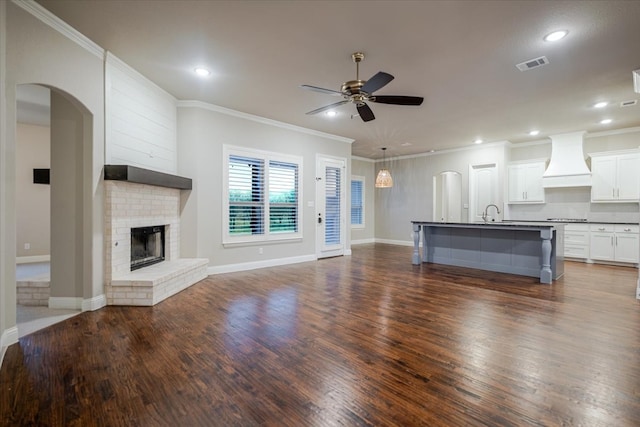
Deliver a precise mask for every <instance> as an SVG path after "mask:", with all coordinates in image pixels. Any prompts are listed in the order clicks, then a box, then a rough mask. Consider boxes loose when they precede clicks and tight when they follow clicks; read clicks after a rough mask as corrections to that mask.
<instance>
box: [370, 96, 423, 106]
mask: <svg viewBox="0 0 640 427" xmlns="http://www.w3.org/2000/svg"><path fill="white" fill-rule="evenodd" d="M369 101H371V102H377V103H379V104H395V105H422V101H424V98H422V97H421V96H394V95H380V96H374V97H372V98H371V99H369Z"/></svg>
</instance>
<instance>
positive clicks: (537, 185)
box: [508, 160, 545, 204]
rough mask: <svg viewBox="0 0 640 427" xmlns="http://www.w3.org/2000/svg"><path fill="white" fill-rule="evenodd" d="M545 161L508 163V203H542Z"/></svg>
mask: <svg viewBox="0 0 640 427" xmlns="http://www.w3.org/2000/svg"><path fill="white" fill-rule="evenodd" d="M544 168H545V161H544V160H540V161H534V162H528V163H512V164H510V165H509V167H508V169H509V203H511V204H516V203H544V187H543V186H542V175H543V174H544Z"/></svg>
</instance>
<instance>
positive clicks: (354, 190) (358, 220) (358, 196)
mask: <svg viewBox="0 0 640 427" xmlns="http://www.w3.org/2000/svg"><path fill="white" fill-rule="evenodd" d="M351 225H364V179H362V178H352V179H351Z"/></svg>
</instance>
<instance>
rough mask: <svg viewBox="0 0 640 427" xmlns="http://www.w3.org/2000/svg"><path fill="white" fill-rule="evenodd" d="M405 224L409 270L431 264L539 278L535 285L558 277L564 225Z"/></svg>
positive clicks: (419, 222)
mask: <svg viewBox="0 0 640 427" xmlns="http://www.w3.org/2000/svg"><path fill="white" fill-rule="evenodd" d="M411 223H412V226H413V236H414V238H413V239H414V251H413V259H412V263H413V264H415V265H419V264H420V263H421V262H431V263H438V264H447V265H456V266H460V267H470V268H476V269H482V270H489V271H497V272H502V273H511V274H520V275H524V276H533V277H539V278H540V283H552V281H553V280H554V279H557V278H559V277H560V276H562V274H564V254H563V253H564V226H565V225H566V224H565V223H550V222H494V221H489V222H469V223H467V222H435V221H411ZM421 238H422V254H421V253H420V240H421Z"/></svg>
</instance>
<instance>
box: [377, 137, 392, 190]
mask: <svg viewBox="0 0 640 427" xmlns="http://www.w3.org/2000/svg"><path fill="white" fill-rule="evenodd" d="M386 151H387V148H386V147H383V148H382V169H380V171H379V172H378V176H376V188H391V187H393V178H391V173H390V172H389V169H387V167H386V163H387V162H386V160H387V157H386V156H385V153H386Z"/></svg>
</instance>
